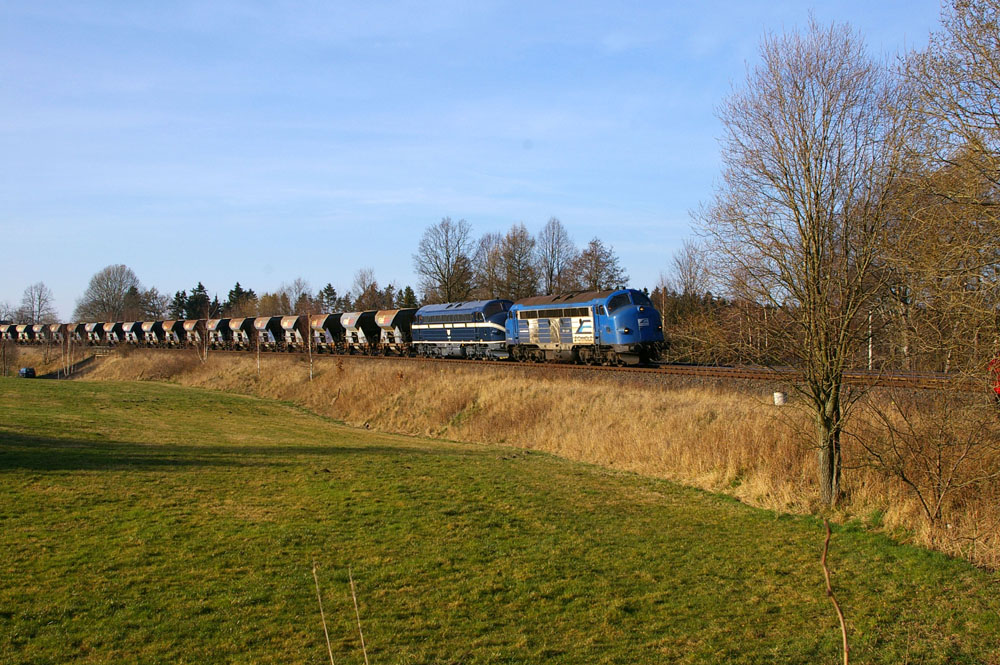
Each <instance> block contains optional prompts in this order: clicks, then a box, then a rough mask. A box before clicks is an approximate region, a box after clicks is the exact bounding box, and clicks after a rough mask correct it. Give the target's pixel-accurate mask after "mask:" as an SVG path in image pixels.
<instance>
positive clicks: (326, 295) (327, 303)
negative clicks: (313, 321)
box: [317, 282, 338, 312]
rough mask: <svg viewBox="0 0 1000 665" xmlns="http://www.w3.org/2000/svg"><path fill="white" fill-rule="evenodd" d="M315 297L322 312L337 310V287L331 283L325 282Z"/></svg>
mask: <svg viewBox="0 0 1000 665" xmlns="http://www.w3.org/2000/svg"><path fill="white" fill-rule="evenodd" d="M317 299H318V300H319V301H320V303H321V305H322V307H323V311H324V312H335V311H337V303H338V297H337V289H335V288H333V284H330V283H329V282H327V283H326V286H324V287H323V288H322V290H320V292H319V294H318V296H317Z"/></svg>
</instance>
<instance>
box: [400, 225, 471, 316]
mask: <svg viewBox="0 0 1000 665" xmlns="http://www.w3.org/2000/svg"><path fill="white" fill-rule="evenodd" d="M471 233H472V227H471V226H469V223H468V222H467V221H465V220H464V219H460V220H458V221H457V222H453V221H451V218H450V217H445V218H444V219H442V220H441V221H440V222H439V223H437V224H435V225H434V226H431V227H429V228H428V229H427V230H426V231H424V235H423V237H422V238H421V239H420V245H419V246H418V247H417V253H416V254H414V255H413V265H414V268H415V269H416V271H417V274H419V275H420V287H421V289H422V290H423V292H424V301H425V302H428V303H432V302H455V301H460V300H466V299H468V297H469V294H470V293H471V292H472V262H471V260H470V258H469V257H470V254H471V251H472V239H471Z"/></svg>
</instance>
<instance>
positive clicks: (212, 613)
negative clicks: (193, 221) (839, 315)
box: [0, 379, 1000, 665]
mask: <svg viewBox="0 0 1000 665" xmlns="http://www.w3.org/2000/svg"><path fill="white" fill-rule="evenodd" d="M821 542H822V527H821V524H819V523H818V522H817V521H816V520H814V519H808V518H787V517H779V516H776V515H775V514H773V513H770V512H767V511H763V510H756V509H751V508H748V507H746V506H744V505H741V504H739V503H737V502H735V501H733V500H727V499H724V498H720V497H716V496H713V495H709V494H706V493H703V492H699V491H696V490H690V489H684V488H680V487H677V486H675V485H673V484H670V483H668V482H664V481H657V480H651V479H646V478H643V477H639V476H634V475H631V474H624V473H616V472H611V471H607V470H604V469H601V468H599V467H594V466H588V465H584V464H580V463H574V462H568V461H565V460H562V459H559V458H555V457H551V456H548V455H544V454H538V453H525V452H522V451H515V450H513V449H506V448H497V447H484V446H471V445H462V444H450V443H441V442H434V441H427V440H421V439H414V438H405V437H396V436H385V435H375V434H371V433H369V432H366V431H363V430H356V429H349V428H345V427H343V426H340V425H338V424H336V423H332V422H330V421H327V420H323V419H321V418H319V417H317V416H314V415H311V414H308V413H306V412H304V411H302V410H299V409H296V408H294V407H291V406H288V405H286V404H282V403H278V402H272V401H265V400H259V399H253V398H247V397H240V396H234V395H227V394H220V393H216V392H209V391H201V390H195V389H189V388H180V387H176V386H168V385H160V384H148V383H147V384H139V383H121V384H109V383H87V382H54V381H53V382H49V381H20V380H16V379H10V380H3V379H0V662H3V663H67V662H80V663H88V662H144V663H159V662H163V663H207V662H260V663H269V662H275V663H277V662H282V663H289V662H303V663H304V662H312V663H323V662H328V657H327V655H326V653H325V645H324V642H323V633H322V628H321V625H320V622H319V613H318V608H317V604H316V592H315V588H314V586H313V579H312V574H311V561H312V558H313V557H315V558H316V559H317V561H318V562H319V576H320V581H321V584H322V587H323V600H324V606H325V610H326V615H327V619H328V621H329V628H330V636H331V639H332V641H333V649H334V656H335V658H336V661H337V662H338V663H346V662H350V663H358V662H361V653H360V646H359V643H358V639H357V628H356V625H355V618H354V608H353V603H352V600H351V597H350V592H349V589H348V586H347V569H348V566H350V567H351V568H352V569H353V575H354V579H355V582H356V584H357V588H358V594H359V602H360V611H361V621H362V624H363V626H364V629H365V638H366V641H367V643H368V647H369V656H370V657H371V661H372V662H373V663H376V664H380V665H381V664H385V663H529V662H530V663H536V662H552V663H584V662H592V663H653V662H664V663H675V662H677V663H696V662H702V663H716V662H732V663H752V662H783V663H818V662H826V663H833V662H836V661H837V660H838V658H839V655H838V653H839V632H838V628H837V622H836V617H835V615H834V614H833V612H832V609H831V607H830V605H829V602H828V600H827V599H826V597H825V594H824V592H823V582H822V573H821V570H820V568H819V565H818V559H819V550H820V546H821ZM831 565H832V568H833V571H834V585H835V588H836V592H837V594H838V598H839V600H840V601H841V603H842V605H843V606H844V608H845V610H846V613H847V617H848V622H849V627H850V631H851V640H852V648H853V651H852V662H854V663H864V662H878V663H882V662H884V663H899V662H924V663H946V662H947V663H953V662H997V657H998V653H1000V652H998V637H997V636H998V634H1000V618H998V609H1000V599H998V598H997V595H996V593H995V587H994V586H993V584H994V580H993V579H992V578H991V577H990V576H989V575H988V574H986V573H984V572H982V571H979V570H977V569H975V568H972V567H970V566H968V565H966V564H964V563H962V562H959V561H956V560H951V559H947V558H945V557H943V556H941V555H937V554H933V553H930V552H927V551H923V550H919V549H915V548H911V547H906V546H901V545H896V544H894V543H892V542H891V541H888V540H887V539H885V538H883V537H880V536H873V535H870V534H867V533H865V532H863V531H862V530H860V529H851V528H845V529H839V530H837V531H836V532H835V535H834V540H833V544H832V549H831Z"/></svg>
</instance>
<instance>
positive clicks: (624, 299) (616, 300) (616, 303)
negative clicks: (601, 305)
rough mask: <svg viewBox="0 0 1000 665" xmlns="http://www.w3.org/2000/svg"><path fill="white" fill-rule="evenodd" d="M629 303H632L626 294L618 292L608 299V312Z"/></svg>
mask: <svg viewBox="0 0 1000 665" xmlns="http://www.w3.org/2000/svg"><path fill="white" fill-rule="evenodd" d="M630 304H632V303H631V301H629V299H628V294H627V293H619V294H618V295H616V296H615V297H613V298H612V299H611V300H610V301H608V311H609V312H615V311H617V310H619V309H621V308H622V307H625V306H626V305H630Z"/></svg>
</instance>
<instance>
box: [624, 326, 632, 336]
mask: <svg viewBox="0 0 1000 665" xmlns="http://www.w3.org/2000/svg"><path fill="white" fill-rule="evenodd" d="M622 332H623V333H625V334H626V335H628V334H629V333H630V332H632V331H631V330H630V329H629V328H627V327H626V328H624V329H623V330H622Z"/></svg>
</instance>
